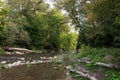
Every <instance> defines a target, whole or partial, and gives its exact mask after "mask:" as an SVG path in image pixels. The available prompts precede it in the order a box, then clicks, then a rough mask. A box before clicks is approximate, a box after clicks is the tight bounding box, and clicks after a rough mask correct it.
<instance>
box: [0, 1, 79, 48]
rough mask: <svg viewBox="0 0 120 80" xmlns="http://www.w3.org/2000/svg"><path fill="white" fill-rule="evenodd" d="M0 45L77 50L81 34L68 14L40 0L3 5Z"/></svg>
mask: <svg viewBox="0 0 120 80" xmlns="http://www.w3.org/2000/svg"><path fill="white" fill-rule="evenodd" d="M0 5H1V8H0V14H1V15H0V40H1V42H0V45H1V46H6V45H10V46H18V47H26V48H29V49H35V50H36V49H53V50H60V49H63V50H74V49H75V46H76V40H77V36H76V35H77V34H74V33H71V32H70V27H69V26H68V24H67V22H66V19H65V18H64V15H63V14H62V13H61V12H60V11H58V10H57V9H55V8H54V9H49V8H48V4H46V3H45V2H44V1H42V0H41V1H40V0H28V1H25V0H20V1H17V0H6V1H1V2H0Z"/></svg>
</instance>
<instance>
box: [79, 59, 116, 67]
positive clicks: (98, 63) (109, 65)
mask: <svg viewBox="0 0 120 80" xmlns="http://www.w3.org/2000/svg"><path fill="white" fill-rule="evenodd" d="M77 61H78V62H82V63H86V64H91V63H92V62H91V61H87V60H77ZM95 65H98V66H102V67H106V68H111V69H118V67H117V65H116V64H107V63H102V62H96V63H95Z"/></svg>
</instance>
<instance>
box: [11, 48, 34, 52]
mask: <svg viewBox="0 0 120 80" xmlns="http://www.w3.org/2000/svg"><path fill="white" fill-rule="evenodd" d="M9 50H11V51H19V52H22V53H31V52H33V51H32V50H28V49H25V48H13V47H10V48H9Z"/></svg>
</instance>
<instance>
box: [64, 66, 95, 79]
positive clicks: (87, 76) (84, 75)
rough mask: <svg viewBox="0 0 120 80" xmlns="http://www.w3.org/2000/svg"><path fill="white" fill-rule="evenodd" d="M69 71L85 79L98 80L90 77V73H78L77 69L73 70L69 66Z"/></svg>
mask: <svg viewBox="0 0 120 80" xmlns="http://www.w3.org/2000/svg"><path fill="white" fill-rule="evenodd" d="M66 69H67V70H69V71H70V72H74V73H77V74H79V75H80V76H83V77H86V78H88V79H90V80H97V79H96V78H95V77H94V76H91V75H89V74H88V73H84V72H81V71H77V70H75V69H72V68H71V66H67V67H66Z"/></svg>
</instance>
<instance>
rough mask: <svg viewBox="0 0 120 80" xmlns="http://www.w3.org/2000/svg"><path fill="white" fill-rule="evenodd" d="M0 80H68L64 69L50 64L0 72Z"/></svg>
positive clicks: (14, 68)
mask: <svg viewBox="0 0 120 80" xmlns="http://www.w3.org/2000/svg"><path fill="white" fill-rule="evenodd" d="M0 80H70V79H68V76H67V75H66V71H65V69H64V67H62V66H58V65H55V64H54V65H53V64H51V63H44V64H36V65H26V66H25V65H24V66H19V67H13V68H11V69H2V70H0Z"/></svg>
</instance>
